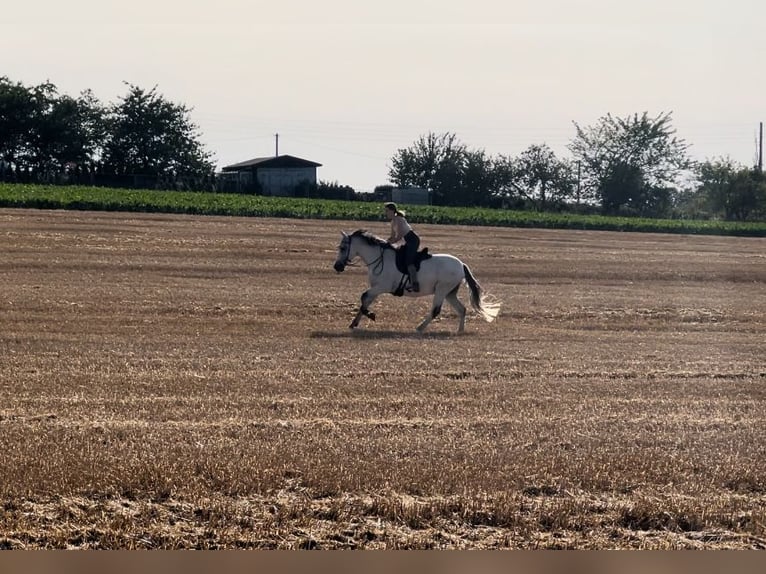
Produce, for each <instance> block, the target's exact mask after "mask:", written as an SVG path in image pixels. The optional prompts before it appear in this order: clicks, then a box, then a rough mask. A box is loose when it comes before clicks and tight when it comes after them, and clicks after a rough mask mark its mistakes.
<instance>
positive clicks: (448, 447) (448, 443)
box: [0, 210, 766, 549]
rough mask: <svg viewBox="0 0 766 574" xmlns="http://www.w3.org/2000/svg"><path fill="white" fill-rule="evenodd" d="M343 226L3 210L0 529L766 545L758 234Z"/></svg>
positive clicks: (255, 543)
mask: <svg viewBox="0 0 766 574" xmlns="http://www.w3.org/2000/svg"><path fill="white" fill-rule="evenodd" d="M358 227H366V228H368V229H370V230H371V231H373V232H374V233H376V234H378V235H381V236H386V234H387V225H386V223H384V222H382V221H381V222H380V223H365V224H363V225H359V224H357V223H355V222H348V221H313V220H306V221H303V220H286V219H258V218H225V217H195V216H175V215H159V214H119V213H89V212H61V211H34V210H0V548H18V549H21V548H26V549H32V548H281V549H297V548H317V549H328V548H358V549H377V548H389V549H390V548H602V549H603V548H706V549H712V548H761V549H766V361H765V360H764V357H766V240H764V239H752V238H729V237H709V236H688V235H660V234H622V233H612V232H583V231H555V230H534V229H506V228H479V227H464V226H460V227H447V226H435V225H422V226H418V230H419V232H420V233H421V236H422V242H423V245H424V246H428V247H429V249H430V250H431V251H432V252H445V253H451V254H453V255H456V256H458V257H460V258H461V259H463V261H465V262H466V263H468V264H469V265H470V266H471V269H472V270H473V272H474V274H475V276H476V277H477V279H478V280H479V282H480V283H481V284H482V285H483V287H484V288H485V289H486V290H487V291H488V292H489V293H490V294H491V295H492V296H493V297H494V298H495V299H497V300H499V301H500V302H502V310H501V314H500V316H499V317H498V319H497V320H496V321H495V322H494V323H489V324H488V323H485V322H484V321H483V320H482V319H481V318H480V317H478V316H477V315H476V314H475V313H471V314H469V318H468V321H467V325H466V333H464V334H462V335H457V334H456V333H455V332H454V331H455V329H456V327H457V321H458V320H457V317H456V316H455V315H454V313H453V312H452V311H451V309H449V308H448V307H447V306H445V307H444V311H443V314H442V316H441V317H440V318H439V319H437V320H436V321H435V322H434V323H433V324H432V325H431V326H430V327H429V329H428V330H427V331H426V333H425V334H422V335H420V334H417V333H416V332H415V327H416V325H417V324H418V323H419V322H420V321H421V320H422V319H423V318H424V317H425V315H426V313H427V312H428V310H429V299H427V298H420V299H405V298H395V297H393V296H382V297H380V298H379V299H378V301H377V302H376V303H375V305H374V306H373V310H374V311H375V312H376V314H377V321H375V322H370V321H368V320H366V319H365V320H363V323H362V326H361V328H360V329H359V330H356V331H351V330H349V329H348V324H349V323H350V321H351V319H352V318H353V315H354V313H355V311H356V309H357V307H358V303H359V296H360V294H361V293H362V292H363V291H364V290H365V288H366V268H365V267H364V266H363V265H360V266H356V267H351V268H348V269H347V270H346V271H345V272H344V273H342V274H336V273H335V272H334V271H333V268H332V264H333V262H334V260H335V256H336V247H337V245H338V242H339V239H340V231H341V230H344V231H347V232H351V231H353V230H354V229H356V228H358ZM459 296H460V299H461V300H462V301H463V302H464V303H467V302H468V294H467V289H466V288H462V289H461V291H460V294H459Z"/></svg>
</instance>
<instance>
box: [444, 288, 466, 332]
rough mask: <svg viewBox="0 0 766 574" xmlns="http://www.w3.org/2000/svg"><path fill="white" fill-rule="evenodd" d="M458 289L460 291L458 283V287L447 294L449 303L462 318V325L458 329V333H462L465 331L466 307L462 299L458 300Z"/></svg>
mask: <svg viewBox="0 0 766 574" xmlns="http://www.w3.org/2000/svg"><path fill="white" fill-rule="evenodd" d="M458 289H460V284H459V283H458V284H457V286H456V287H455V288H454V289H453V290H452V291H450V292H449V293H447V297H446V299H447V303H449V304H450V305H452V308H453V309H454V310H455V311H457V314H458V317H460V325H459V326H458V328H457V332H458V333H462V332H463V331H465V305H463V304H462V303H461V302H460V299H458V298H457V292H458Z"/></svg>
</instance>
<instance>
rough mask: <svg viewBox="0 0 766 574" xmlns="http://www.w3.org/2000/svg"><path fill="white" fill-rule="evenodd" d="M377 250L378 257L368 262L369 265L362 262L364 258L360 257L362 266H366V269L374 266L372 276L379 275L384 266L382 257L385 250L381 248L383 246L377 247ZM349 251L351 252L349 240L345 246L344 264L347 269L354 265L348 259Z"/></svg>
mask: <svg viewBox="0 0 766 574" xmlns="http://www.w3.org/2000/svg"><path fill="white" fill-rule="evenodd" d="M378 248H379V249H380V255H379V256H378V257H376V258H375V259H373V260H372V261H370V262H369V263H367V261H364V258H362V257H360V259H362V261H364V264H365V265H366V266H367V268H370V267H372V266H373V265H374V266H375V267H373V269H372V274H373V275H380V274H381V273H383V265H384V261H383V257H384V255H385V253H386V252H385V249H384V248H383V246H378ZM350 251H351V240H350V239H349V242H348V244H347V245H346V263H345V265H346V266H348V267H355V266H356V264H355V263H352V262H351V260H350V259H349V258H348V253H349V252H350Z"/></svg>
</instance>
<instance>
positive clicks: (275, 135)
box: [274, 134, 279, 157]
mask: <svg viewBox="0 0 766 574" xmlns="http://www.w3.org/2000/svg"><path fill="white" fill-rule="evenodd" d="M274 137H275V138H276V142H277V151H276V153H275V154H274V157H279V134H274Z"/></svg>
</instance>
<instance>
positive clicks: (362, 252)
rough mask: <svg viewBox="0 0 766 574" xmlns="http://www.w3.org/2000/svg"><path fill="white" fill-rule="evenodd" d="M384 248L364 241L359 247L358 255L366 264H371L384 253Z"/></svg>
mask: <svg viewBox="0 0 766 574" xmlns="http://www.w3.org/2000/svg"><path fill="white" fill-rule="evenodd" d="M385 251H386V250H385V249H384V248H383V247H381V246H380V245H369V244H367V243H365V244H364V245H361V246H360V247H359V251H358V253H359V257H361V258H362V261H364V262H365V264H366V265H371V264H373V263H374V262H375V261H377V260H378V259H380V258H381V257H383V255H384V254H385Z"/></svg>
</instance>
